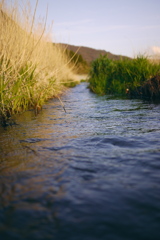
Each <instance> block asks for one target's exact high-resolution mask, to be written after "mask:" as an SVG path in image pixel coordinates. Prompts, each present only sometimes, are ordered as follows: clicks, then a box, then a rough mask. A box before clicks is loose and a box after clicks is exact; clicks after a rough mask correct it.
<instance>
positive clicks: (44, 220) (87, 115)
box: [0, 83, 160, 240]
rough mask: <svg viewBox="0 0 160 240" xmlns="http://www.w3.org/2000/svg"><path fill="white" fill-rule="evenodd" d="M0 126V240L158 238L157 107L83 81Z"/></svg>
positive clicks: (159, 132)
mask: <svg viewBox="0 0 160 240" xmlns="http://www.w3.org/2000/svg"><path fill="white" fill-rule="evenodd" d="M63 102H64V104H65V108H66V113H65V112H64V111H63V108H62V106H61V104H60V102H59V101H58V100H55V99H53V100H50V101H49V102H48V103H47V104H46V105H45V106H44V108H43V111H42V112H41V113H40V114H39V115H38V116H35V115H34V112H32V111H28V112H26V113H24V114H22V115H20V116H17V117H16V123H17V124H16V125H14V126H12V127H7V128H0V239H6V240H7V239H9V240H14V239H15V240H28V239H30V240H39V239H43V240H48V239H56V240H61V239H63V240H99V239H102V240H106V239H109V240H125V239H129V240H132V239H133V240H143V239H144V240H152V239H154V240H159V239H160V230H159V229H160V105H158V104H157V105H156V104H153V103H147V102H143V101H141V100H126V99H115V98H111V97H110V96H102V97H101V96H96V95H95V94H93V93H91V92H90V91H89V90H88V89H87V84H86V83H83V84H80V85H78V86H76V87H75V88H73V89H70V90H68V91H67V92H66V94H65V95H64V96H63Z"/></svg>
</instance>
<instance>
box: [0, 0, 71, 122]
mask: <svg viewBox="0 0 160 240" xmlns="http://www.w3.org/2000/svg"><path fill="white" fill-rule="evenodd" d="M10 2H11V1H10ZM37 5H38V1H37V3H36V6H35V9H34V11H33V12H32V11H31V8H30V6H29V2H27V1H25V3H24V5H23V6H22V5H21V6H19V5H18V3H17V1H14V0H13V1H12V2H11V3H10V5H7V1H5V0H0V119H1V121H2V122H3V121H5V120H6V119H7V118H8V117H9V116H11V115H12V114H15V113H17V112H22V111H25V110H27V109H28V108H30V107H33V108H34V109H35V110H36V111H38V110H39V109H40V108H41V106H42V105H43V103H44V102H45V101H46V100H47V99H48V98H50V97H56V96H58V95H59V94H60V93H61V92H62V90H63V86H64V83H66V82H68V81H71V79H74V74H73V66H71V64H70V60H68V57H67V56H66V54H65V50H64V49H63V50H62V49H61V47H60V46H59V45H58V44H52V39H51V37H50V35H51V34H50V31H49V32H47V29H46V19H45V20H44V21H43V22H38V23H37V22H36V19H35V14H36V10H37ZM46 16H47V12H46ZM73 81H74V80H73Z"/></svg>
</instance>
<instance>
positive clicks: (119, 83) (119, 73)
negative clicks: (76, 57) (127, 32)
mask: <svg viewBox="0 0 160 240" xmlns="http://www.w3.org/2000/svg"><path fill="white" fill-rule="evenodd" d="M158 74H160V63H154V62H151V61H150V60H149V59H148V58H147V57H145V56H138V57H137V58H134V59H121V60H111V59H109V58H108V57H107V55H105V56H101V57H100V58H98V59H96V60H95V61H94V62H93V63H92V66H91V71H90V78H89V87H90V89H91V90H92V91H93V92H95V93H97V94H100V95H103V94H114V95H122V96H124V95H126V90H128V91H130V92H132V91H135V89H138V88H139V87H140V86H142V85H143V84H144V83H145V82H146V81H147V80H148V79H150V78H151V77H152V76H155V75H158Z"/></svg>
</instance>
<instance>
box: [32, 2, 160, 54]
mask: <svg viewBox="0 0 160 240" xmlns="http://www.w3.org/2000/svg"><path fill="white" fill-rule="evenodd" d="M35 3H36V0H32V1H31V6H32V8H33V7H34V5H35ZM47 6H48V14H47V24H48V25H51V23H52V22H53V28H52V36H53V41H56V42H62V43H67V44H72V45H76V46H87V47H91V48H95V49H101V50H106V51H109V52H111V53H113V54H121V55H125V56H129V57H135V56H137V55H139V54H147V55H148V54H149V55H151V54H159V55H160V0H134V1H133V0H39V3H38V8H37V17H41V18H43V17H44V16H45V15H46V10H47Z"/></svg>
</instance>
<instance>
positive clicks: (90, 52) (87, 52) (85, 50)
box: [61, 43, 129, 63]
mask: <svg viewBox="0 0 160 240" xmlns="http://www.w3.org/2000/svg"><path fill="white" fill-rule="evenodd" d="M61 45H62V46H64V47H65V48H67V49H69V50H71V51H73V52H77V51H78V52H77V53H78V54H80V55H82V57H83V59H84V60H85V61H86V62H87V63H91V62H92V61H94V60H95V59H97V58H99V56H100V55H106V54H107V55H108V58H110V59H113V60H118V59H121V58H122V59H124V58H127V59H129V57H126V56H122V55H115V54H112V53H110V52H107V51H105V50H98V49H94V48H89V47H80V46H74V45H69V44H63V43H61Z"/></svg>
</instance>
